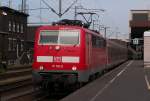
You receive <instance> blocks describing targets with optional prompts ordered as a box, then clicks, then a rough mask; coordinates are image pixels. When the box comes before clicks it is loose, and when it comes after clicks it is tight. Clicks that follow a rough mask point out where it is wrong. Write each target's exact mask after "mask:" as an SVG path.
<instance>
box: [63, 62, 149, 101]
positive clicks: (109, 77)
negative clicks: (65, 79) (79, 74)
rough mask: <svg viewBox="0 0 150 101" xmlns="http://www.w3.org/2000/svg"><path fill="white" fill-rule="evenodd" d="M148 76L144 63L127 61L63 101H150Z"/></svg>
mask: <svg viewBox="0 0 150 101" xmlns="http://www.w3.org/2000/svg"><path fill="white" fill-rule="evenodd" d="M147 74H149V73H148V72H145V69H144V65H143V61H138V60H131V61H127V62H126V63H124V64H122V65H120V66H119V67H117V68H116V69H114V70H112V71H111V72H109V73H107V74H105V75H103V76H102V77H100V78H98V79H97V80H95V81H93V82H91V83H89V84H87V85H86V86H84V87H82V88H81V89H78V90H77V91H76V92H74V93H72V94H70V95H69V96H67V97H65V98H63V99H62V100H61V101H150V77H149V75H147Z"/></svg>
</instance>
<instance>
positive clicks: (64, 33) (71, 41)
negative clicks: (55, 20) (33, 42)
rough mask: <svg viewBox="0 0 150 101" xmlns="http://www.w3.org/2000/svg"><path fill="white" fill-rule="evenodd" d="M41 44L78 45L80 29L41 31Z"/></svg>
mask: <svg viewBox="0 0 150 101" xmlns="http://www.w3.org/2000/svg"><path fill="white" fill-rule="evenodd" d="M39 44H64V45H78V44H79V31H77V30H57V31H56V30H55V31H52V30H44V31H41V32H40V40H39Z"/></svg>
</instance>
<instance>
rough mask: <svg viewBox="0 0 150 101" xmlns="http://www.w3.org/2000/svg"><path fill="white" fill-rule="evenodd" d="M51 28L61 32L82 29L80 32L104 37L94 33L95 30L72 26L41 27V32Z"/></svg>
mask: <svg viewBox="0 0 150 101" xmlns="http://www.w3.org/2000/svg"><path fill="white" fill-rule="evenodd" d="M49 28H51V29H52V30H59V29H80V30H84V31H86V32H88V33H92V34H94V35H97V36H101V37H102V35H101V34H100V33H98V32H96V31H93V30H90V29H87V28H83V27H80V26H70V25H57V26H53V25H46V26H41V27H39V30H46V29H47V30H48V29H49Z"/></svg>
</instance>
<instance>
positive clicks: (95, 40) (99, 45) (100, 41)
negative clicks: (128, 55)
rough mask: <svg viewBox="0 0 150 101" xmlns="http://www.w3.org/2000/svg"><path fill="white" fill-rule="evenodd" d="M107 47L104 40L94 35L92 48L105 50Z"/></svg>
mask: <svg viewBox="0 0 150 101" xmlns="http://www.w3.org/2000/svg"><path fill="white" fill-rule="evenodd" d="M105 45H106V42H105V40H104V39H103V38H101V37H98V36H94V35H92V46H93V47H94V48H103V47H105Z"/></svg>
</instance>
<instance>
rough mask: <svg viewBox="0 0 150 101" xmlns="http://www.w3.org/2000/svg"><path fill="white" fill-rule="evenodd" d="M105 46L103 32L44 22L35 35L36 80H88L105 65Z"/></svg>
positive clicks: (34, 70)
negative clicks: (101, 33) (50, 24)
mask: <svg viewBox="0 0 150 101" xmlns="http://www.w3.org/2000/svg"><path fill="white" fill-rule="evenodd" d="M105 46H106V42H105V40H104V38H103V37H102V36H101V35H100V34H97V33H96V32H94V31H91V30H88V29H86V28H83V27H78V26H69V25H55V26H42V27H40V28H38V29H37V31H36V36H35V46H34V63H33V74H34V80H36V81H41V80H43V81H49V82H68V83H76V82H87V81H88V80H89V78H90V76H91V75H93V74H96V73H98V72H101V71H102V70H103V69H104V67H105V64H106V51H105V50H106V47H105Z"/></svg>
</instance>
